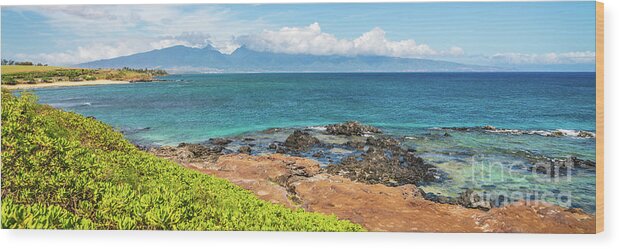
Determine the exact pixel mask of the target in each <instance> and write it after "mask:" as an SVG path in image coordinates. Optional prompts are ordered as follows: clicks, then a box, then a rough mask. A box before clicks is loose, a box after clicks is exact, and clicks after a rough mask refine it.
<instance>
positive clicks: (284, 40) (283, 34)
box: [237, 23, 463, 58]
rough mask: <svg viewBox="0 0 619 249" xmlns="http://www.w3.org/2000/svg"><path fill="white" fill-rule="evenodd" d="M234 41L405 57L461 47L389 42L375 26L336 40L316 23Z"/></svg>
mask: <svg viewBox="0 0 619 249" xmlns="http://www.w3.org/2000/svg"><path fill="white" fill-rule="evenodd" d="M237 41H238V42H239V43H240V44H242V45H245V46H247V47H248V48H249V49H252V50H257V51H268V52H276V53H288V54H312V55H344V56H355V55H382V56H393V57H405V58H410V57H436V56H459V55H462V54H463V50H462V49H461V48H459V47H452V48H450V49H449V50H448V51H438V50H435V49H433V48H431V47H430V46H429V45H427V44H418V43H417V42H415V40H401V41H391V40H388V39H387V37H386V33H385V31H384V30H382V29H380V28H378V27H377V28H374V29H372V30H370V31H368V32H366V33H364V34H362V35H361V36H360V37H358V38H356V39H353V40H347V39H339V38H337V37H335V36H334V35H332V34H329V33H325V32H322V30H321V28H320V24H318V23H313V24H311V25H309V26H307V27H284V28H281V29H279V30H276V31H272V30H264V31H263V32H261V33H258V34H253V35H245V36H241V37H239V38H238V39H237Z"/></svg>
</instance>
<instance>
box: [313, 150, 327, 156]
mask: <svg viewBox="0 0 619 249" xmlns="http://www.w3.org/2000/svg"><path fill="white" fill-rule="evenodd" d="M312 156H313V157H316V158H320V157H323V156H325V155H324V153H322V151H319V152H316V153H314V154H313V155H312Z"/></svg>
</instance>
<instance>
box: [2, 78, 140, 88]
mask: <svg viewBox="0 0 619 249" xmlns="http://www.w3.org/2000/svg"><path fill="white" fill-rule="evenodd" d="M129 83H132V82H129V81H121V80H93V81H58V82H52V83H40V84H18V85H5V84H2V88H6V89H10V90H20V89H36V88H49V87H63V86H95V85H120V84H129Z"/></svg>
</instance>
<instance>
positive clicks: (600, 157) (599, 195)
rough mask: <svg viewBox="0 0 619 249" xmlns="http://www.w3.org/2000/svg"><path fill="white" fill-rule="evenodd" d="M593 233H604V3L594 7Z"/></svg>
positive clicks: (598, 3) (597, 3)
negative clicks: (594, 163) (594, 165)
mask: <svg viewBox="0 0 619 249" xmlns="http://www.w3.org/2000/svg"><path fill="white" fill-rule="evenodd" d="M595 89H596V90H595V107H596V108H595V109H596V110H595V148H596V150H595V152H596V153H595V161H596V169H595V210H596V211H595V232H596V233H600V232H602V231H604V3H601V2H596V5H595Z"/></svg>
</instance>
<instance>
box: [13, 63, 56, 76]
mask: <svg viewBox="0 0 619 249" xmlns="http://www.w3.org/2000/svg"><path fill="white" fill-rule="evenodd" d="M62 69H68V68H65V67H56V66H18V65H2V74H14V73H30V72H50V71H56V70H62Z"/></svg>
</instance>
